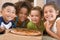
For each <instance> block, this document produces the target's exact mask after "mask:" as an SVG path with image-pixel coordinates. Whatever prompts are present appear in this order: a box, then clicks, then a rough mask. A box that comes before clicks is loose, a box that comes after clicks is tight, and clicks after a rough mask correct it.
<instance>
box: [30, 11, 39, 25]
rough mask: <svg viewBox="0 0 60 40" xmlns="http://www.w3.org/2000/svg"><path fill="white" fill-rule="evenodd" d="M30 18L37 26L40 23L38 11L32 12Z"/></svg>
mask: <svg viewBox="0 0 60 40" xmlns="http://www.w3.org/2000/svg"><path fill="white" fill-rule="evenodd" d="M30 17H31V20H32V22H33V23H35V24H38V23H39V22H40V12H39V11H38V10H32V11H31V14H30Z"/></svg>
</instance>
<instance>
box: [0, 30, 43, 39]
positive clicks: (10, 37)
mask: <svg viewBox="0 0 60 40" xmlns="http://www.w3.org/2000/svg"><path fill="white" fill-rule="evenodd" d="M0 40H42V36H22V35H16V34H12V33H9V32H8V30H6V33H5V34H2V35H0Z"/></svg>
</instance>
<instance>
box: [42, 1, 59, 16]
mask: <svg viewBox="0 0 60 40" xmlns="http://www.w3.org/2000/svg"><path fill="white" fill-rule="evenodd" d="M46 6H52V7H53V8H54V9H55V10H56V11H59V8H58V7H57V5H56V4H55V2H49V3H47V4H45V5H44V7H43V12H44V8H45V7H46ZM58 13H59V12H58ZM58 16H59V15H58ZM58 16H57V17H58Z"/></svg>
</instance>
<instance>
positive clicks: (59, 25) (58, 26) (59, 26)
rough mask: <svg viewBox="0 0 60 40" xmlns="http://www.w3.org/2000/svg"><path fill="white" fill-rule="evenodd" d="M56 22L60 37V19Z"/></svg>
mask: <svg viewBox="0 0 60 40" xmlns="http://www.w3.org/2000/svg"><path fill="white" fill-rule="evenodd" d="M56 23H57V24H56V26H57V35H58V36H59V37H60V20H58V21H57V22H56Z"/></svg>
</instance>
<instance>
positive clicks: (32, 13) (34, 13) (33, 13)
mask: <svg viewBox="0 0 60 40" xmlns="http://www.w3.org/2000/svg"><path fill="white" fill-rule="evenodd" d="M30 14H31V15H39V14H40V12H39V11H38V10H31V13H30Z"/></svg>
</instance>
